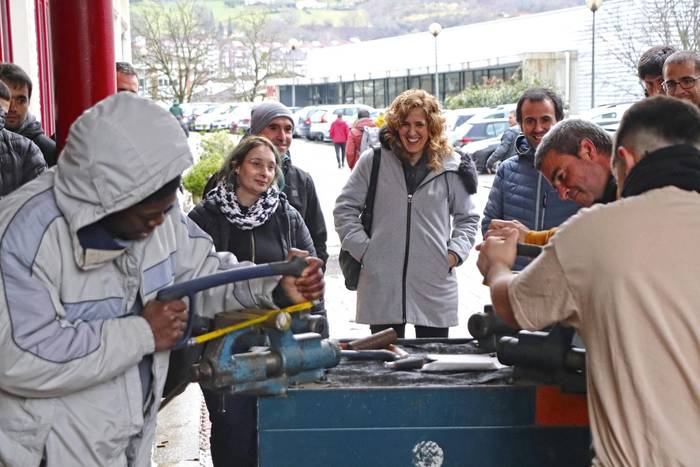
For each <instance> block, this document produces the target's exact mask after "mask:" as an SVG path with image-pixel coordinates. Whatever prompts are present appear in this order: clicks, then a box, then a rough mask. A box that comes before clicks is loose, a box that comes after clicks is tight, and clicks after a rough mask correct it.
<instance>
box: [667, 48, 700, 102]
mask: <svg viewBox="0 0 700 467" xmlns="http://www.w3.org/2000/svg"><path fill="white" fill-rule="evenodd" d="M661 86H662V87H663V89H664V91H666V94H668V95H669V96H672V97H676V98H678V99H684V100H686V101H688V102H691V103H692V104H695V105H696V106H697V107H700V55H698V54H696V53H694V52H676V53H674V54H671V55H670V56H669V57H668V58H667V59H666V62H664V82H663V83H662V85H661Z"/></svg>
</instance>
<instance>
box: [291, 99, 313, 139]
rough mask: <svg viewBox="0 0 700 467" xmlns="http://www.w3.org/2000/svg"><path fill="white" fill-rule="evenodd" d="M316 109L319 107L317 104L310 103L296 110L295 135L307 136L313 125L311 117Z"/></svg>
mask: <svg viewBox="0 0 700 467" xmlns="http://www.w3.org/2000/svg"><path fill="white" fill-rule="evenodd" d="M316 109H318V107H317V106H315V105H309V106H306V107H302V108H301V109H299V110H297V111H296V112H294V136H297V137H299V138H306V137H307V136H308V135H309V127H310V126H311V119H310V118H309V117H311V114H313V113H314V112H315V111H316Z"/></svg>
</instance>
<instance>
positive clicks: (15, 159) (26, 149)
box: [0, 81, 46, 197]
mask: <svg viewBox="0 0 700 467" xmlns="http://www.w3.org/2000/svg"><path fill="white" fill-rule="evenodd" d="M9 107H10V90H9V88H8V87H7V86H5V84H4V83H3V82H2V81H0V197H3V196H5V195H7V194H9V193H11V192H12V191H14V190H16V189H17V188H19V187H20V186H22V185H24V184H25V183H27V182H28V181H30V180H32V179H34V178H35V177H36V176H37V175H39V174H40V173H42V172H43V171H44V170H46V163H45V162H44V158H43V157H42V155H41V152H40V151H39V148H38V147H37V146H36V145H35V144H34V143H32V142H31V141H29V140H28V139H27V138H25V137H23V136H20V135H18V134H16V133H12V132H11V131H8V130H6V129H5V115H6V114H7V110H8V109H9Z"/></svg>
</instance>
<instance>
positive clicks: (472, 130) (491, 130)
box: [450, 118, 510, 147]
mask: <svg viewBox="0 0 700 467" xmlns="http://www.w3.org/2000/svg"><path fill="white" fill-rule="evenodd" d="M508 128H510V126H509V125H508V119H507V118H501V119H485V120H484V119H476V118H471V119H469V120H467V121H466V122H465V123H463V124H462V125H460V126H459V127H457V129H455V131H454V133H453V135H452V139H451V140H450V144H452V145H453V146H455V147H462V146H464V145H465V144H468V143H471V142H472V141H479V140H482V139H487V138H495V137H500V136H501V135H502V134H503V133H504V132H505V131H506V130H507V129H508Z"/></svg>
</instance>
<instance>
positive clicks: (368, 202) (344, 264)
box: [338, 148, 381, 290]
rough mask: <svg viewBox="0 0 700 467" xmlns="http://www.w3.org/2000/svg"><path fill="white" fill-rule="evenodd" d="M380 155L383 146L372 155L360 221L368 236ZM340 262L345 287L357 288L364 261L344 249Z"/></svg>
mask: <svg viewBox="0 0 700 467" xmlns="http://www.w3.org/2000/svg"><path fill="white" fill-rule="evenodd" d="M380 155H381V148H374V154H373V156H372V173H371V174H370V176H369V189H368V190H367V198H365V205H364V206H363V208H362V212H361V213H360V222H362V227H363V228H364V229H365V232H367V236H368V237H369V236H370V232H371V231H372V215H373V211H374V195H375V193H376V192H377V178H378V176H379V162H380V161H381V157H380ZM338 262H339V263H340V270H341V271H342V272H343V277H345V288H346V289H348V290H357V282H358V280H359V279H360V269H362V263H360V262H359V261H357V260H356V259H355V258H353V257H352V255H351V254H350V253H348V251H347V250H343V249H341V250H340V255H339V256H338Z"/></svg>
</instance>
